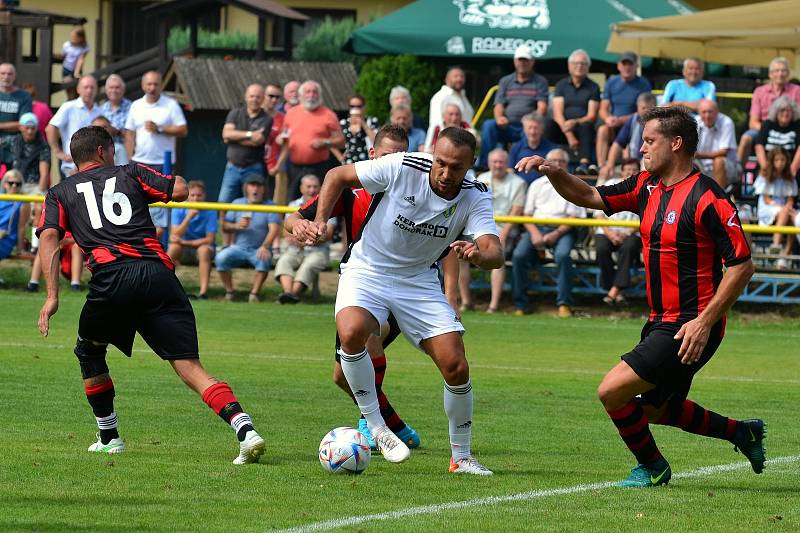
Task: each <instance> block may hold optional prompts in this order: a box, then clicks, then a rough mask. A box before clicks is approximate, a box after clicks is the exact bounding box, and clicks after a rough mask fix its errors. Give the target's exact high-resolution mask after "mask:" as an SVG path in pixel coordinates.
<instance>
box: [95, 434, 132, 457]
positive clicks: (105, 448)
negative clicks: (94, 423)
mask: <svg viewBox="0 0 800 533" xmlns="http://www.w3.org/2000/svg"><path fill="white" fill-rule="evenodd" d="M88 451H90V452H94V453H122V452H124V451H125V442H124V441H123V440H122V438H120V437H117V438H116V439H111V440H110V441H108V444H103V441H101V440H100V434H99V433H98V434H97V442H95V443H93V444H92V445H90V446H89V450H88Z"/></svg>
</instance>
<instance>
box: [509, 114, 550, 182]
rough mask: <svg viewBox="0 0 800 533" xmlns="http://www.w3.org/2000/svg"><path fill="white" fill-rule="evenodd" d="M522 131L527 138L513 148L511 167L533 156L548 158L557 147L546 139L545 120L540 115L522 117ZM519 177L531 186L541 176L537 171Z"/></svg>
mask: <svg viewBox="0 0 800 533" xmlns="http://www.w3.org/2000/svg"><path fill="white" fill-rule="evenodd" d="M522 130H523V132H524V133H525V136H524V137H523V138H522V139H520V140H519V141H518V142H516V143H515V144H514V145H513V146H512V147H511V155H510V159H511V166H514V165H516V164H517V162H519V160H520V159H522V158H523V157H530V156H532V155H540V156H542V157H544V156H546V155H547V154H548V153H549V152H550V150H553V149H554V148H556V145H555V144H553V143H551V142H550V141H548V140H547V139H545V138H544V118H542V116H541V115H540V114H539V113H528V114H527V115H525V116H524V117H522ZM519 176H520V177H522V178H524V179H525V181H526V182H528V183H529V184H530V183H531V182H533V181H535V180H536V179H537V178H539V176H541V174H539V172H537V171H535V170H531V171H530V172H520V173H519Z"/></svg>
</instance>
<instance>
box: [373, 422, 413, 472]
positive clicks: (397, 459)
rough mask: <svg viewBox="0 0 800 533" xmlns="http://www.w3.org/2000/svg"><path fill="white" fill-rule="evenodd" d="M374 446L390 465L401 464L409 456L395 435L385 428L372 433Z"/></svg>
mask: <svg viewBox="0 0 800 533" xmlns="http://www.w3.org/2000/svg"><path fill="white" fill-rule="evenodd" d="M372 438H374V439H375V444H377V445H378V449H379V450H380V451H381V454H383V458H384V459H386V460H387V461H389V462H390V463H402V462H403V461H405V460H406V459H408V458H409V457H410V456H411V450H409V449H408V446H406V444H405V443H404V442H403V441H402V440H400V439H399V438H398V437H397V435H395V434H394V433H393V432H392V430H391V429H389V428H388V427H387V426H383V427H381V428H380V429H378V430H376V431H373V432H372Z"/></svg>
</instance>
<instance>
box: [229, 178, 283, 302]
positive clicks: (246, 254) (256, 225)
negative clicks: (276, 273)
mask: <svg viewBox="0 0 800 533" xmlns="http://www.w3.org/2000/svg"><path fill="white" fill-rule="evenodd" d="M244 195H245V196H244V197H243V198H237V199H236V200H234V201H233V202H232V203H234V204H249V205H270V204H272V200H265V199H264V178H262V177H261V176H258V175H256V174H251V175H250V176H248V177H247V178H246V179H245V183H244ZM280 223H281V217H280V215H278V214H277V213H256V212H252V211H228V213H227V214H226V215H225V220H224V221H223V223H222V231H226V232H229V233H233V234H234V238H233V244H231V245H230V246H228V247H227V248H225V249H223V250H220V252H219V253H218V254H217V257H216V259H215V263H216V266H217V271H218V272H219V277H220V279H221V280H222V285H223V286H224V287H225V300H227V301H233V299H234V292H233V276H232V274H231V270H232V269H233V268H236V267H241V266H247V265H250V266H252V267H254V268H255V270H256V271H255V273H254V274H253V287H252V289H251V290H250V296H249V301H250V303H258V302H260V301H261V300H260V298H259V296H258V294H259V292H260V291H261V287H262V285H264V281H265V280H266V279H267V273H268V272H269V268H270V262H271V260H272V245H273V243H274V242H275V239H277V238H278V235H279V234H280Z"/></svg>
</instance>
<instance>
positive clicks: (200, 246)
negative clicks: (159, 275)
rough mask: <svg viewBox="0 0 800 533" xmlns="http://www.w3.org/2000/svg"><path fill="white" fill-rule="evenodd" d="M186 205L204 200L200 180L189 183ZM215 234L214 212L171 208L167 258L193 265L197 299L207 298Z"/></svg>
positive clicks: (204, 192) (203, 187) (177, 262)
mask: <svg viewBox="0 0 800 533" xmlns="http://www.w3.org/2000/svg"><path fill="white" fill-rule="evenodd" d="M187 187H188V188H189V201H190V202H205V201H206V185H205V183H203V182H202V181H190V182H189V183H188V185H187ZM216 235H217V213H216V211H199V210H197V209H185V208H180V209H173V210H172V229H171V230H170V235H169V247H168V248H167V255H169V258H170V259H172V262H173V263H175V264H181V265H187V264H191V265H197V266H198V268H199V271H200V272H199V274H200V292H199V293H198V294H197V298H199V299H201V300H205V299H206V298H208V295H207V294H206V293H207V292H208V282H209V279H210V278H211V260H212V259H213V258H214V239H215V238H216Z"/></svg>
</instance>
